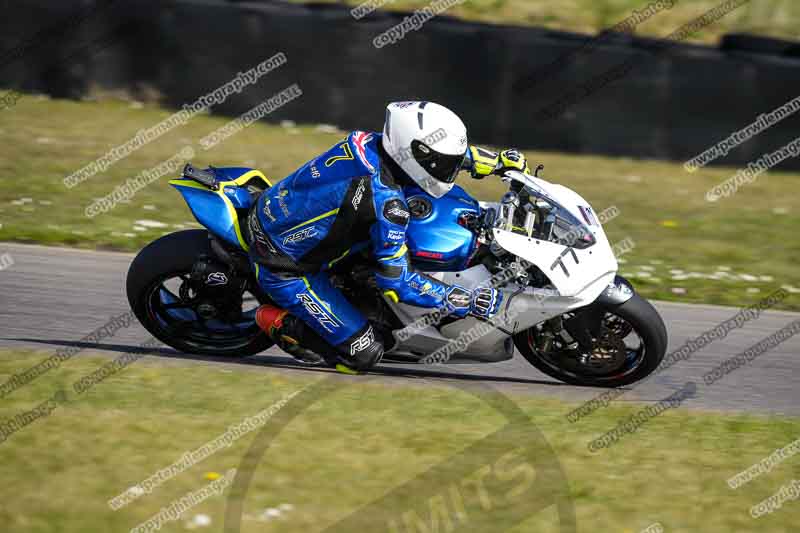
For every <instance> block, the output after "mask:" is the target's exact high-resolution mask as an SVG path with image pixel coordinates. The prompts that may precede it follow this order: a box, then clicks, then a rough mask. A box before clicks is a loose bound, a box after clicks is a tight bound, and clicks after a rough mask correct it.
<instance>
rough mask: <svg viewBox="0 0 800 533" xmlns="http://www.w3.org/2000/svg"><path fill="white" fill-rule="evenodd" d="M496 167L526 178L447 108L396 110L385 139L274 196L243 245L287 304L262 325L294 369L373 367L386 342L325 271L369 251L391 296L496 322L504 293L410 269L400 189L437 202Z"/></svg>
mask: <svg viewBox="0 0 800 533" xmlns="http://www.w3.org/2000/svg"><path fill="white" fill-rule="evenodd" d="M498 168H502V169H515V170H523V171H527V170H528V166H527V161H526V159H525V157H524V156H523V155H522V154H521V153H520V152H518V151H517V150H513V149H511V150H505V151H503V152H501V153H499V154H498V153H494V152H491V151H488V150H485V149H483V148H479V147H476V146H469V145H468V143H467V130H466V126H465V125H464V123H463V122H462V121H461V119H460V118H459V117H458V116H457V115H456V114H455V113H453V112H452V111H450V110H449V109H447V108H445V107H443V106H441V105H438V104H435V103H433V102H425V101H421V102H395V103H391V104H389V105H388V106H387V108H386V119H385V123H384V127H383V132H382V133H377V132H363V131H354V132H352V133H351V134H350V135H348V136H347V138H346V139H344V140H343V141H342V142H340V143H337V144H336V145H335V146H334V147H332V148H331V149H330V150H328V151H326V152H325V153H323V154H321V155H320V156H318V157H316V158H314V159H312V160H311V161H308V162H307V163H306V164H304V165H303V166H301V167H300V168H299V169H297V170H296V171H295V172H294V173H292V174H290V175H289V176H288V177H286V178H285V179H283V180H281V181H280V182H278V183H276V184H275V185H273V186H272V187H271V188H269V189H268V190H266V191H265V192H264V193H263V194H262V195H261V196H260V197H259V200H258V202H257V203H256V204H255V205H254V206H253V208H252V209H251V210H250V213H249V215H248V223H247V229H248V231H247V233H248V236H247V238H248V240H249V241H250V244H251V260H252V261H253V263H254V267H255V272H256V277H257V279H258V282H259V284H260V286H261V288H262V289H263V290H264V291H265V292H266V293H267V294H269V296H270V297H271V298H272V300H273V301H274V302H275V303H276V304H277V305H278V306H280V307H275V306H271V305H263V306H261V307H260V308H259V309H258V311H257V313H256V321H257V322H258V325H259V326H260V327H261V328H262V329H263V330H264V331H266V332H267V333H268V334H269V335H270V336H271V337H272V339H273V340H274V341H275V342H276V344H277V345H278V346H279V347H281V348H282V349H284V350H285V351H287V352H288V353H290V354H291V355H293V356H295V357H297V358H298V359H301V360H304V361H307V362H321V360H320V359H319V357H316V356H315V355H314V353H317V354H321V355H322V354H327V355H329V357H325V360H326V361H328V362H331V361H333V363H332V364H335V366H336V368H337V369H338V370H340V371H342V372H351V373H356V372H359V371H363V370H366V369H368V368H370V367H372V366H373V365H375V364H376V363H377V362H378V361H380V359H381V357H382V355H383V351H384V343H383V339H381V338H380V335H376V333H375V331H374V330H373V327H372V325H371V324H369V322H368V321H367V320H366V318H365V317H364V316H363V315H362V313H361V312H360V311H358V310H357V309H356V308H355V307H354V306H353V304H351V303H350V302H349V301H347V299H346V298H345V297H344V295H343V294H342V293H341V291H339V290H338V289H337V288H335V287H334V286H333V285H332V284H331V281H330V279H329V276H328V273H327V270H328V269H330V268H331V267H332V266H333V265H334V264H335V263H336V262H337V261H339V260H341V259H343V258H344V257H347V256H349V255H352V254H354V253H356V252H359V251H362V250H365V249H367V250H368V251H369V252H370V253H371V256H372V257H373V259H374V260H375V262H376V264H377V266H376V269H375V279H376V282H377V285H378V287H379V288H380V290H381V291H382V292H383V294H384V296H385V297H386V298H388V299H391V300H393V301H394V302H403V303H407V304H410V305H415V306H419V307H428V308H433V307H444V308H446V309H447V310H448V311H449V312H450V313H451V314H452V315H454V316H456V317H459V318H463V317H465V316H466V315H468V314H471V315H473V316H476V317H480V318H489V317H491V316H492V315H494V314H495V313H497V311H498V309H499V307H500V303H501V301H502V293H500V292H499V291H498V290H496V289H494V288H481V289H476V290H475V291H468V290H466V289H465V288H463V287H460V286H458V285H447V284H445V283H442V282H440V281H439V280H436V279H434V278H432V277H430V276H426V275H425V274H423V273H420V272H415V271H414V270H413V268H412V266H411V264H410V260H409V255H408V248H407V246H406V234H405V232H406V228H407V226H408V223H409V219H410V213H409V210H408V206H407V205H406V201H405V196H404V194H403V187H404V186H406V185H411V184H413V183H416V184H417V185H418V186H419V187H420V188H422V189H423V190H424V191H425V192H426V193H428V194H430V195H431V196H434V197H436V198H440V197H442V196H444V195H445V194H447V192H448V191H450V189H451V188H452V187H453V184H454V182H455V179H456V177H457V175H458V173H459V172H460V171H461V170H469V172H470V173H471V175H472V177H473V178H476V179H482V178H484V177H486V176H488V175H490V174H492V173H493V172H495V171H496V170H497V169H498ZM301 341H302V346H301ZM331 353H332V354H333V356H330V354H331Z"/></svg>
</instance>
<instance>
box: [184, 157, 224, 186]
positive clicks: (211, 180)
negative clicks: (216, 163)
mask: <svg viewBox="0 0 800 533" xmlns="http://www.w3.org/2000/svg"><path fill="white" fill-rule="evenodd" d="M183 175H184V176H185V177H187V178H189V179H193V180H195V181H197V182H199V183H202V184H203V185H205V186H206V187H209V188H211V189H214V190H217V189H218V188H219V185H217V176H216V175H215V174H214V173H213V172H211V171H208V170H200V169H198V168H194V167H193V166H192V165H191V164H190V163H186V166H185V167H183Z"/></svg>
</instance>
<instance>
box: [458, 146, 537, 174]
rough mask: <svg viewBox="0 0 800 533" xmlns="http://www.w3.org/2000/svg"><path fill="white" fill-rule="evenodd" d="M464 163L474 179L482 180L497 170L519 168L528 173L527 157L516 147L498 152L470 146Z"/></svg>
mask: <svg viewBox="0 0 800 533" xmlns="http://www.w3.org/2000/svg"><path fill="white" fill-rule="evenodd" d="M464 165H465V168H466V169H467V170H469V171H470V174H471V175H472V177H473V178H474V179H476V180H482V179H483V178H485V177H486V176H489V175H491V174H493V173H494V172H495V171H497V170H519V171H521V172H525V173H527V174H530V167H528V160H527V158H526V157H525V155H524V154H523V153H522V152H520V151H519V150H517V149H516V148H510V149H508V150H503V151H502V152H500V153H499V154H498V153H497V152H492V151H489V150H486V149H485V148H481V147H479V146H470V147H469V149H468V150H467V157H466V158H465V159H464Z"/></svg>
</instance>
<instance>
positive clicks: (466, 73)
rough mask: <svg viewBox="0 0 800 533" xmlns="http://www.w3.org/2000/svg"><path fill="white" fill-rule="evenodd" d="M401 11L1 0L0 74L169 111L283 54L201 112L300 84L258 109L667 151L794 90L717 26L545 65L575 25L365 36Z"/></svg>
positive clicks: (177, 0)
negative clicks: (416, 108) (403, 117)
mask: <svg viewBox="0 0 800 533" xmlns="http://www.w3.org/2000/svg"><path fill="white" fill-rule="evenodd" d="M700 14H702V13H698V16H699V15H700ZM406 15H407V14H406ZM406 15H404V14H396V13H395V14H389V13H384V12H378V13H374V14H372V15H370V16H368V17H365V18H363V19H360V20H356V19H355V18H353V17H352V16H351V14H350V8H348V7H342V6H337V5H331V4H318V5H314V4H308V5H293V4H285V3H282V2H270V1H261V2H225V1H221V0H169V1H157V0H127V1H125V0H97V1H77V0H62V1H59V2H51V1H47V0H24V1H22V0H20V1H16V0H15V1H11V2H7V3H6V7H5V9H4V12H3V16H2V17H0V48H1V49H2V52H1V53H0V86H3V87H7V88H15V89H22V90H28V91H42V92H46V93H49V94H52V95H54V96H60V97H64V96H66V97H79V96H81V95H83V94H85V93H86V92H87V91H89V90H91V89H92V88H94V87H97V88H100V89H106V90H124V91H125V92H127V93H129V94H132V95H134V96H136V97H137V98H154V97H156V98H160V99H161V100H162V101H163V103H165V104H166V105H169V106H172V107H175V108H180V107H181V106H183V105H184V104H187V103H189V102H192V101H194V100H195V99H196V98H197V97H198V96H200V95H203V94H205V93H207V92H209V91H211V90H213V89H215V88H217V87H219V86H221V85H222V84H224V83H225V82H227V81H229V80H230V79H232V78H233V77H235V76H236V74H237V73H238V72H239V71H245V70H247V69H248V68H250V67H253V66H255V65H256V64H258V63H259V62H261V61H264V60H265V59H267V58H269V57H271V56H273V55H274V54H275V53H277V52H283V53H285V54H286V56H287V58H288V63H287V64H286V65H284V66H282V67H280V68H279V69H277V70H275V71H274V72H272V73H270V74H268V75H267V76H265V77H263V78H261V79H260V81H259V82H258V83H257V84H256V85H255V86H250V87H248V88H246V89H245V90H244V91H243V92H242V93H240V94H237V95H233V96H231V97H230V98H228V99H227V100H226V101H225V103H224V104H222V105H220V106H217V107H215V108H214V110H215V112H220V113H224V114H228V115H238V114H240V113H243V112H244V111H246V110H248V109H249V108H251V107H253V106H255V105H257V104H259V103H260V102H262V101H263V100H265V99H266V98H268V97H270V96H271V95H273V94H275V93H276V92H278V91H280V90H282V89H284V88H286V87H287V86H289V85H292V84H294V83H297V84H298V85H299V87H300V88H301V90H302V91H303V96H302V97H301V98H299V99H297V100H296V101H293V102H291V103H289V104H288V105H286V106H285V107H283V108H280V109H278V110H277V111H275V112H274V113H272V114H271V115H269V117H268V119H269V120H276V121H277V120H282V119H292V120H296V121H299V122H311V123H331V124H336V125H338V126H340V127H342V128H345V129H350V128H359V129H380V127H381V123H382V120H383V115H384V111H383V108H384V106H385V104H386V103H387V102H389V101H393V100H406V99H426V100H432V101H436V102H439V103H442V104H444V105H447V106H448V107H450V108H452V109H453V110H454V111H456V112H457V113H459V114H460V115H461V116H462V117H463V118H464V120H465V122H466V123H467V125H468V128H469V130H470V136H471V140H472V141H474V142H478V143H486V144H496V145H503V146H512V145H513V146H519V147H523V148H528V149H534V150H535V149H547V150H558V151H567V152H575V153H599V154H611V155H625V156H631V157H643V158H662V159H674V160H681V161H682V160H686V159H688V158H690V157H693V156H695V155H697V154H698V153H699V152H702V151H703V150H705V149H706V148H708V147H709V146H710V145H712V144H714V143H716V142H717V141H719V140H722V139H723V138H725V137H727V136H728V135H729V134H730V133H732V132H733V131H735V130H737V129H740V128H742V127H744V126H746V125H747V124H749V123H751V122H753V121H754V120H755V119H756V118H757V117H758V115H760V114H762V113H765V112H768V111H771V110H773V109H775V108H777V107H778V106H780V105H782V104H784V103H786V102H787V101H789V100H791V99H793V98H795V97H797V96H800V57H798V55H800V54H798V47H797V46H796V45H795V44H794V43H785V42H781V41H774V40H769V39H753V38H748V37H747V36H731V37H730V38H728V39H725V40H724V42H723V43H722V44H723V45H722V46H720V47H718V48H712V47H704V46H693V45H685V44H677V45H674V46H671V47H669V49H667V50H664V49H663V47H661V46H657V45H654V44H653V42H652V40H647V39H638V38H631V37H629V36H625V35H620V36H617V37H615V38H613V39H604V40H603V42H602V43H600V44H598V45H597V46H596V47H594V49H593V50H592V51H591V52H590V53H588V54H578V55H576V56H575V57H573V58H571V59H570V60H569V61H566V62H564V61H562V62H559V63H557V64H556V66H555V67H553V66H552V65H553V61H554V60H557V59H558V58H560V57H562V56H563V55H564V54H568V53H569V52H570V51H573V50H575V49H576V48H577V47H580V46H581V45H582V44H584V42H585V40H586V39H587V38H588V37H587V36H583V35H576V34H570V33H565V32H553V31H549V30H542V29H536V28H520V27H509V26H495V25H484V24H474V23H469V22H464V21H459V20H456V19H453V18H449V17H447V16H445V15H440V16H437V17H435V18H433V19H432V20H429V21H427V22H426V23H425V24H424V26H423V27H422V28H421V29H420V30H418V31H411V32H410V33H409V34H408V35H406V36H405V38H403V39H401V40H399V41H398V42H396V43H394V44H388V45H386V46H383V47H382V48H376V47H375V46H374V45H373V40H374V39H375V37H376V36H378V35H379V34H381V33H382V32H385V31H386V30H387V29H389V28H390V27H392V26H394V25H396V24H398V23H400V22H401V21H402V20H403V18H404V16H406ZM655 16H658V15H655ZM673 29H675V28H666V29H665V34H667V33H669V32H670V31H672V30H673ZM626 61H631V64H632V67H631V68H630V71H629V72H628V73H627V74H626V75H625V76H623V77H621V78H620V79H618V80H616V81H614V82H612V83H610V84H608V85H607V86H605V87H602V88H600V89H598V90H596V91H594V92H592V93H591V94H588V95H585V96H584V97H582V98H581V99H579V100H578V101H577V102H575V103H574V104H573V105H570V106H568V107H566V108H565V109H563V111H562V110H561V109H560V104H559V101H560V100H562V99H563V98H564V95H565V94H570V93H571V92H575V91H578V92H580V87H581V85H582V84H585V83H586V82H587V81H589V80H591V79H593V78H594V77H595V76H598V75H601V74H603V73H604V72H607V71H609V70H610V69H613V68H614V67H615V66H617V65H619V64H622V63H625V62H626ZM548 65H549V67H547V68H544V69H543V67H546V66H548ZM536 72H539V75H532V73H536ZM799 117H800V113H798V114H797V116H795V115H792V116H790V117H789V118H787V119H785V120H784V121H782V122H781V123H779V124H778V125H776V126H774V127H772V128H770V129H768V130H767V131H765V132H763V133H761V134H759V135H758V136H756V137H754V138H753V139H751V140H749V141H748V142H745V143H743V144H742V145H741V146H739V147H738V148H736V149H734V150H733V151H731V152H730V153H729V155H728V156H727V157H723V158H720V159H718V160H717V161H716V163H724V164H728V165H742V164H746V163H748V162H749V161H752V160H754V159H757V158H758V157H759V156H761V155H762V154H763V153H765V152H768V151H773V150H776V149H778V148H779V147H781V146H783V145H785V144H787V143H788V142H789V141H791V140H793V139H794V138H795V137H797V136H798V134H797V133H795V132H796V131H797V130H798V128H797V125H798V124H800V118H799ZM0 120H2V117H0ZM780 168H786V169H789V168H794V169H797V168H800V161H798V159H795V158H792V159H789V160H787V161H785V162H784V163H782V164H781V165H780Z"/></svg>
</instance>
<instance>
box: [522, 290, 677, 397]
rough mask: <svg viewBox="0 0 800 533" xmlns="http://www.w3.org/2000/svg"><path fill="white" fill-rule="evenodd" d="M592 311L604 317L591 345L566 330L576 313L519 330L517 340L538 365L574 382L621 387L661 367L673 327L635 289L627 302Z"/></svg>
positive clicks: (529, 359) (529, 357) (543, 369)
mask: <svg viewBox="0 0 800 533" xmlns="http://www.w3.org/2000/svg"><path fill="white" fill-rule="evenodd" d="M592 312H594V313H596V314H597V316H596V320H598V321H599V322H598V324H597V326H598V327H596V329H595V330H594V331H593V333H592V334H591V335H590V336H591V345H592V346H591V349H587V348H585V347H581V346H580V345H579V343H577V342H575V341H574V339H573V338H572V337H571V336H569V335H564V334H563V328H562V324H563V323H564V322H566V321H568V320H570V318H571V315H570V314H567V315H564V316H563V317H559V318H557V319H553V320H548V321H547V322H545V323H543V324H537V325H536V326H533V327H531V328H529V329H527V330H525V331H521V332H520V333H517V334H516V335H515V336H514V344H515V345H516V347H517V349H518V350H519V351H520V353H521V354H522V356H523V357H525V359H527V360H528V362H530V363H531V364H532V365H533V366H535V367H536V368H537V369H539V370H541V371H542V372H544V373H545V374H547V375H549V376H551V377H554V378H556V379H558V380H560V381H563V382H565V383H569V384H571V385H584V386H593V387H621V386H624V385H629V384H631V383H634V382H636V381H639V380H641V379H643V378H645V377H646V376H648V375H649V374H651V373H652V372H653V371H654V370H655V369H656V368H658V365H659V364H660V363H661V360H662V359H663V358H664V354H665V353H666V351H667V329H666V327H665V326H664V321H663V320H662V319H661V316H660V315H659V314H658V311H656V309H655V308H654V307H653V306H652V305H651V304H650V303H649V302H648V301H647V300H645V299H644V298H642V297H641V296H639V295H638V294H634V295H633V297H631V298H630V299H629V300H628V301H626V302H625V303H623V304H621V305H608V306H603V307H600V308H596V309H593V311H592Z"/></svg>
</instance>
